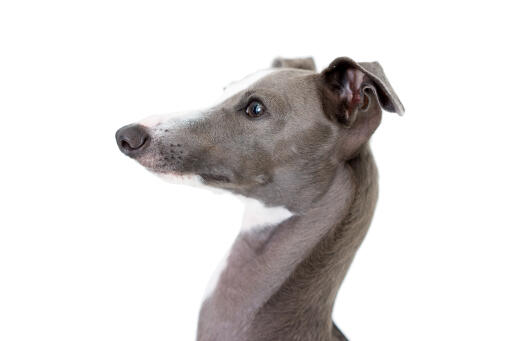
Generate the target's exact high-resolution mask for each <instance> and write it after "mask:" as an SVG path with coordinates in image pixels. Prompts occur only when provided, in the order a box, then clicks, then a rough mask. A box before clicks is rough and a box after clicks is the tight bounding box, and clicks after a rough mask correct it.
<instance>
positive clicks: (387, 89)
mask: <svg viewBox="0 0 511 341" xmlns="http://www.w3.org/2000/svg"><path fill="white" fill-rule="evenodd" d="M320 79H321V88H322V94H323V108H324V111H325V113H326V114H327V115H328V116H329V117H330V118H332V119H334V120H336V121H338V122H340V123H341V125H342V126H343V128H344V129H345V130H346V131H345V133H346V134H345V135H346V136H347V139H348V140H347V141H345V143H346V146H347V149H349V152H354V151H355V150H357V149H358V148H359V147H360V146H361V145H362V144H363V143H364V142H367V141H368V140H369V138H370V137H371V135H372V133H373V132H374V131H375V130H376V128H377V127H378V125H379V124H380V121H381V109H382V108H383V109H384V110H386V111H390V112H395V113H398V114H400V115H401V114H403V113H404V107H403V105H402V104H401V102H400V101H399V98H398V97H397V95H396V93H395V92H394V89H392V86H391V85H390V83H389V81H388V80H387V77H385V74H384V73H383V69H382V67H381V66H380V64H379V63H378V62H372V63H356V62H355V61H353V60H352V59H350V58H347V57H341V58H337V59H335V60H334V61H333V62H332V63H331V64H330V65H329V66H328V67H327V68H326V69H325V70H323V72H322V73H321V74H320Z"/></svg>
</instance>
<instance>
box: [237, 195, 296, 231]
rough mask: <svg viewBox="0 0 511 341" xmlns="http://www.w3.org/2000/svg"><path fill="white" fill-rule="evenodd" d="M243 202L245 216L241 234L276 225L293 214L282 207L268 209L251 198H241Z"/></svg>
mask: <svg viewBox="0 0 511 341" xmlns="http://www.w3.org/2000/svg"><path fill="white" fill-rule="evenodd" d="M243 201H245V214H244V215H243V221H242V223H241V230H242V231H243V232H248V231H255V230H258V229H260V228H263V227H266V226H273V225H278V224H279V223H281V222H283V221H284V220H286V219H288V218H290V217H292V216H293V213H292V212H290V211H289V210H288V209H287V208H285V207H283V206H276V207H268V206H266V205H265V204H264V203H262V202H261V201H259V200H256V199H252V198H243Z"/></svg>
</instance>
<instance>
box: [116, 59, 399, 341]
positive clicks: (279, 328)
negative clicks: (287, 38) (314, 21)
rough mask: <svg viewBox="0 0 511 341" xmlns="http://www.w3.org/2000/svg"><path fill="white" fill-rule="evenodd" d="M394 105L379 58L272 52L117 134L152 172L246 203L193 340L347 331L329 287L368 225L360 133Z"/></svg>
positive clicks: (370, 175)
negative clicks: (216, 93)
mask: <svg viewBox="0 0 511 341" xmlns="http://www.w3.org/2000/svg"><path fill="white" fill-rule="evenodd" d="M382 109H384V110H386V111H389V112H396V113H398V114H402V113H403V112H404V108H403V105H402V104H401V102H400V101H399V99H398V97H397V96H396V94H395V92H394V90H393V89H392V87H391V85H390V83H389V82H388V80H387V78H386V77H385V75H384V73H383V69H382V68H381V66H380V64H378V63H377V62H371V63H357V62H355V61H353V60H352V59H350V58H346V57H341V58H337V59H335V60H334V61H333V62H332V63H331V64H330V65H329V66H328V67H327V68H326V69H324V70H323V71H322V72H320V73H318V72H316V69H315V64H314V61H313V60H312V58H300V59H283V58H277V59H276V60H275V61H274V62H273V65H272V67H271V68H269V69H266V70H263V71H260V72H257V73H255V74H252V75H250V76H248V77H246V78H244V79H242V80H241V81H239V82H235V83H233V84H231V85H230V86H228V87H227V88H226V89H225V96H224V97H223V98H222V99H221V100H220V101H219V102H218V103H217V104H215V105H213V106H212V107H210V108H209V109H206V110H200V111H196V112H194V113H193V114H192V116H191V117H190V116H189V117H188V118H176V117H175V116H158V117H150V118H148V119H145V120H143V121H141V122H139V123H136V124H131V125H127V126H125V127H122V128H121V129H119V130H118V131H117V133H116V140H117V144H118V146H119V148H120V150H121V151H122V152H123V153H124V154H126V155H128V156H129V157H131V158H133V159H135V160H136V161H138V162H139V163H140V164H142V165H143V166H144V167H146V168H147V169H149V170H150V171H151V172H154V173H156V174H159V175H161V176H162V177H164V178H166V179H168V180H172V181H180V182H187V183H190V184H194V185H200V186H207V187H210V188H216V189H222V190H225V191H228V192H230V193H233V194H235V195H237V196H239V197H241V198H243V199H244V201H245V202H246V210H245V215H244V218H243V222H242V228H241V231H240V233H239V234H238V236H237V237H236V239H235V241H234V243H233V245H232V247H231V249H230V252H229V253H228V256H227V257H226V259H225V260H224V261H223V262H222V264H221V265H220V267H219V269H218V272H217V273H216V275H215V276H214V277H213V278H212V281H211V285H210V286H209V288H208V290H207V292H206V295H205V299H204V301H203V303H202V306H201V309H200V314H199V322H198V330H197V340H199V341H255V340H279V341H284V340H293V341H298V340H304V341H305V340H307V341H312V340H314V341H327V340H328V341H330V340H347V339H346V337H345V336H344V335H343V333H341V331H340V330H339V328H337V326H336V325H335V324H334V323H333V322H332V316H331V315H332V309H333V305H334V301H335V298H336V295H337V291H338V289H339V287H340V285H341V283H342V281H343V279H344V277H345V275H346V272H347V271H348V268H349V266H350V264H351V262H352V260H353V258H354V256H355V253H356V251H357V249H358V248H359V246H360V244H361V242H362V240H363V239H364V236H365V234H366V232H367V230H368V227H369V224H370V222H371V219H372V217H373V212H374V209H375V205H376V199H377V193H378V184H377V169H376V166H375V163H374V160H373V157H372V154H371V151H370V149H369V144H368V141H369V138H370V137H371V135H372V134H373V132H374V131H375V129H376V128H377V127H378V125H379V124H380V121H381V116H382Z"/></svg>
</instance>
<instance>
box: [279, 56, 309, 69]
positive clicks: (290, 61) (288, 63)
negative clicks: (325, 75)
mask: <svg viewBox="0 0 511 341" xmlns="http://www.w3.org/2000/svg"><path fill="white" fill-rule="evenodd" d="M271 66H272V67H274V68H280V67H283V68H293V69H302V70H311V71H316V64H315V63H314V59H312V57H307V58H282V57H277V58H275V59H274V60H273V63H272V64H271Z"/></svg>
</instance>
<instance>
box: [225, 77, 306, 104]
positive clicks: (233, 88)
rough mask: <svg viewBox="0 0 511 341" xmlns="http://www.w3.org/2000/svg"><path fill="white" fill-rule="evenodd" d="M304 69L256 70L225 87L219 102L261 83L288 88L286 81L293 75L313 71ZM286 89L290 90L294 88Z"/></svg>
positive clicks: (272, 86) (266, 86) (269, 87)
mask: <svg viewBox="0 0 511 341" xmlns="http://www.w3.org/2000/svg"><path fill="white" fill-rule="evenodd" d="M304 71H305V70H298V69H288V68H270V69H264V70H260V71H257V72H254V73H252V74H249V75H248V76H246V77H244V78H242V79H240V80H238V81H234V82H232V83H230V84H228V85H227V86H226V87H224V91H223V94H222V96H221V97H220V99H219V100H218V101H217V103H222V102H223V101H225V100H227V99H229V98H231V97H233V96H235V95H237V94H240V93H242V92H243V91H246V90H248V89H250V88H253V87H254V86H258V85H261V86H262V87H264V88H266V89H271V88H276V89H275V90H278V89H282V90H284V88H286V86H285V83H286V81H287V80H290V79H293V78H294V77H293V76H301V75H304V74H310V73H311V72H310V71H305V72H304ZM285 90H286V91H290V90H292V89H285Z"/></svg>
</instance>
